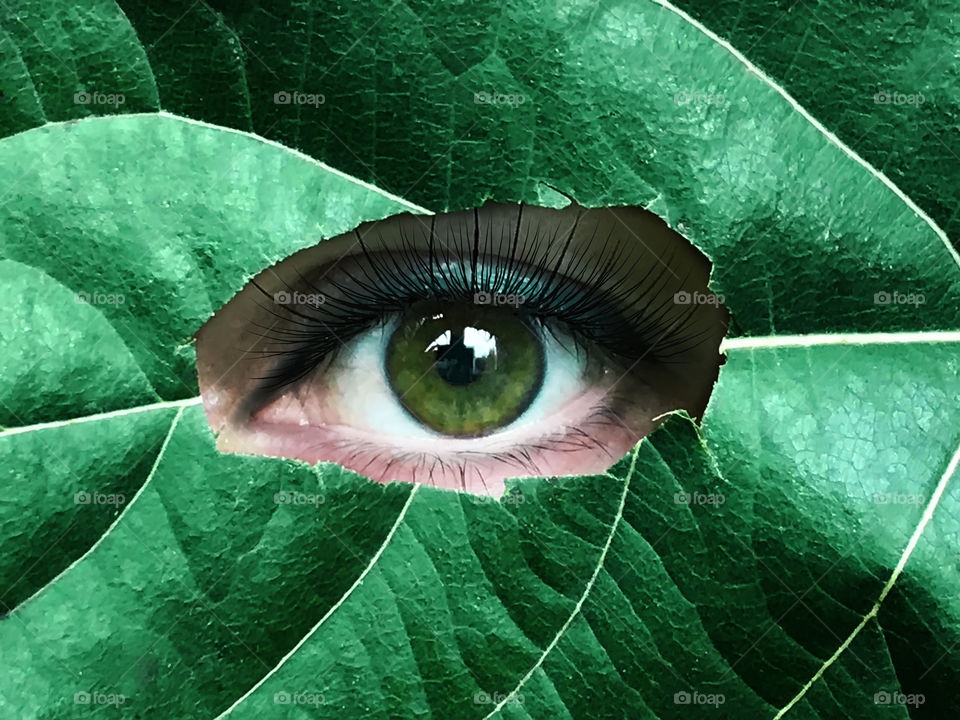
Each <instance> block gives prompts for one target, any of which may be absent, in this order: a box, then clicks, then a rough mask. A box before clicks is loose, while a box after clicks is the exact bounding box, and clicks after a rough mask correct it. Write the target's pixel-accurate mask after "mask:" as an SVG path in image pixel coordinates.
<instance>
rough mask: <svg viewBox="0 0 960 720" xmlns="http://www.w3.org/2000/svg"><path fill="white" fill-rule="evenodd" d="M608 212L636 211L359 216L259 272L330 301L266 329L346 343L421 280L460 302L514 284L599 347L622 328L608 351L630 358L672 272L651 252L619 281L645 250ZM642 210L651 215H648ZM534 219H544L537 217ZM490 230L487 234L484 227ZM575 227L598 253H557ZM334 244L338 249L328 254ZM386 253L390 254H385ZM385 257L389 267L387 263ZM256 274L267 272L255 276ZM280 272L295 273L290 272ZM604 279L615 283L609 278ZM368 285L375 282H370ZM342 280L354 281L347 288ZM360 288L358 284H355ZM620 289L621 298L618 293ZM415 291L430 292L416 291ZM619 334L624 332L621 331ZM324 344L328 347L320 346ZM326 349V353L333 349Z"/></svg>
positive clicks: (399, 305) (417, 288) (265, 290)
mask: <svg viewBox="0 0 960 720" xmlns="http://www.w3.org/2000/svg"><path fill="white" fill-rule="evenodd" d="M571 210H573V211H574V212H571ZM615 211H635V212H639V213H646V211H643V210H641V209H639V208H600V209H595V210H587V209H585V208H582V207H579V206H577V207H575V208H567V209H566V210H565V211H557V210H550V209H547V208H540V207H536V206H526V205H522V204H521V205H499V204H489V206H488V205H485V206H484V207H483V208H477V209H473V210H470V211H461V212H458V213H445V214H441V215H432V216H430V222H429V226H428V224H427V223H425V222H424V218H423V216H415V215H410V214H409V213H404V214H402V215H398V216H393V217H391V218H387V219H385V220H381V221H374V222H370V223H364V224H362V225H360V226H359V227H358V228H356V229H354V230H353V231H351V232H350V233H345V234H344V235H341V236H338V237H336V238H332V239H330V240H326V241H323V242H321V243H319V244H318V245H316V246H314V247H313V248H309V249H307V250H305V251H301V252H299V253H296V254H295V255H293V256H291V257H289V258H287V259H286V260H284V261H282V262H281V263H279V264H278V265H276V266H274V267H272V268H269V269H268V270H269V274H268V275H267V276H266V280H268V281H269V283H268V287H261V286H258V287H259V288H260V291H261V292H262V294H263V295H266V296H267V297H268V299H269V296H270V291H271V290H275V289H276V288H277V287H282V288H285V289H289V290H293V291H300V292H302V291H313V292H316V293H319V294H321V295H322V294H324V291H327V292H328V293H329V294H330V295H331V296H332V297H334V298H335V300H336V301H335V302H331V303H330V304H328V305H325V306H323V307H321V308H319V309H315V308H314V309H309V308H308V309H307V312H302V311H300V310H298V309H296V308H278V307H274V308H273V309H272V310H271V309H270V308H267V310H268V311H271V312H272V314H274V315H277V314H278V311H279V312H280V313H281V314H282V313H283V312H286V313H287V314H288V315H290V316H291V319H290V321H289V325H290V326H294V329H293V330H291V328H290V327H289V326H288V327H286V328H285V329H283V330H281V331H278V335H279V334H280V333H286V337H282V338H281V337H277V338H276V339H277V340H278V342H279V343H281V344H282V345H285V346H287V347H289V345H291V344H296V343H297V342H298V341H296V340H293V339H291V338H296V337H297V334H298V333H300V338H301V340H300V341H299V343H300V344H301V345H306V344H308V342H307V341H308V339H309V338H310V333H309V332H302V331H301V330H298V329H297V326H299V327H300V328H303V327H305V326H309V325H311V324H313V325H316V329H317V332H316V333H314V336H313V339H315V340H316V339H323V338H325V339H326V340H327V341H329V339H330V336H331V335H332V336H337V339H338V341H342V342H346V341H349V339H351V338H352V337H354V336H355V335H356V334H358V332H362V331H363V330H364V329H365V328H366V327H368V326H369V325H370V324H371V323H372V322H373V321H374V320H375V319H376V317H375V316H377V314H381V315H382V314H383V313H386V312H396V311H400V310H402V309H403V308H404V306H405V305H407V304H408V303H409V302H411V301H412V300H413V299H414V298H415V297H416V295H415V293H417V292H422V291H423V288H424V287H425V286H426V287H427V289H428V291H432V292H433V293H434V295H433V296H434V297H440V298H444V299H448V300H455V299H458V300H466V301H469V300H472V297H471V295H472V293H473V292H477V291H481V292H491V293H492V292H511V291H512V292H516V293H520V294H522V292H521V291H524V290H526V291H527V292H529V293H530V294H531V297H530V298H529V299H528V302H529V304H528V305H527V306H526V311H527V312H528V313H529V314H532V315H536V316H537V317H538V318H539V319H554V318H556V319H559V320H563V321H567V322H568V323H569V324H570V325H571V326H573V329H574V330H576V327H575V326H576V324H577V323H582V322H584V321H585V322H588V323H593V324H594V325H595V326H597V327H595V328H594V330H595V332H593V333H592V335H591V334H590V333H587V335H588V336H589V338H588V339H590V340H593V341H595V342H600V343H601V344H603V341H604V339H611V338H616V339H620V338H621V336H622V335H624V334H625V333H628V334H629V335H631V337H630V338H628V342H617V343H610V344H616V345H619V347H614V348H611V349H613V350H616V351H621V352H622V351H623V350H624V346H627V347H628V349H629V351H630V352H633V354H634V355H636V356H645V355H647V354H648V353H649V351H650V347H651V346H652V344H653V342H654V338H653V334H654V333H653V331H654V330H657V329H658V328H661V329H662V328H663V327H666V324H665V323H661V322H660V320H659V319H658V318H657V317H651V315H652V314H655V312H662V311H664V308H666V310H670V308H669V307H668V305H667V303H668V302H669V296H667V297H666V299H664V298H662V297H661V298H659V299H658V300H657V304H656V308H654V304H653V303H652V302H650V299H651V298H657V296H658V293H661V294H662V291H663V289H664V288H669V286H670V284H671V280H672V278H676V277H677V274H676V273H673V272H671V273H669V274H667V273H665V272H663V271H662V270H663V268H664V267H666V268H667V269H669V267H670V262H671V257H669V256H668V257H667V260H666V261H664V260H663V259H662V258H661V257H659V256H657V257H655V258H654V257H653V256H651V257H649V258H647V262H646V265H645V267H643V268H641V270H642V272H641V273H639V274H638V275H637V276H635V277H632V278H630V277H629V275H630V271H632V270H633V269H634V266H636V265H637V264H639V263H640V260H641V259H643V258H644V257H645V256H644V253H643V252H641V251H640V250H638V248H637V246H636V244H635V243H634V242H633V240H632V237H634V236H635V233H632V231H631V233H630V234H629V235H624V234H623V233H620V232H619V230H618V229H619V227H620V225H623V224H624V223H623V219H622V218H620V217H619V216H618V215H616V213H615ZM481 213H482V214H481ZM604 213H607V214H609V215H610V217H612V218H613V219H614V220H615V222H610V221H609V220H610V217H607V218H606V219H605V220H604ZM646 215H648V216H649V218H655V216H653V215H652V214H650V213H646ZM545 218H546V220H547V222H541V221H543V220H544V219H545ZM641 218H643V220H644V222H648V224H652V223H653V221H650V220H649V219H647V218H645V217H644V216H641ZM594 220H595V221H594ZM471 221H472V222H471ZM481 222H482V223H483V227H482V228H481ZM604 222H605V223H606V228H605V229H606V232H605V233H604V237H603V240H602V241H601V242H600V243H599V244H598V243H597V236H598V233H600V232H601V230H602V227H601V226H602V225H603V224H604ZM655 222H656V223H659V224H660V226H661V227H655V229H656V230H657V231H658V232H665V233H672V232H673V231H670V230H669V228H667V227H666V225H665V224H663V223H662V221H659V219H656V220H655ZM498 226H499V232H496V231H497V229H498ZM578 228H579V229H580V231H581V235H580V236H578V238H579V239H578V243H579V246H583V245H584V243H586V245H587V246H589V247H591V248H594V249H595V248H600V249H599V251H598V252H596V253H594V257H588V255H587V253H586V252H584V253H580V254H575V255H574V257H572V258H570V257H568V252H567V250H568V248H569V247H570V246H571V243H573V241H574V238H575V235H576V233H577V230H578ZM418 233H419V239H418ZM584 233H587V234H584ZM615 233H617V234H616V235H615ZM674 235H675V233H674ZM676 237H677V238H679V242H682V243H686V240H684V239H683V238H680V237H679V236H676ZM558 238H562V241H563V246H562V247H561V248H559V249H558V248H557V247H556V240H557V239H558ZM357 246H359V248H360V251H359V252H358V251H357V249H356V248H357ZM344 248H346V252H343V253H338V252H337V251H338V250H343V249H344ZM505 248H509V253H510V254H509V255H508V256H506V257H504V256H503V255H500V254H497V253H498V252H499V251H500V250H502V249H505ZM578 249H579V248H578ZM675 249H676V248H675V247H674V248H673V250H672V251H671V252H673V251H675ZM631 252H632V259H633V265H630V264H629V263H625V262H620V260H621V259H623V258H628V259H629V258H630V256H631ZM398 255H399V257H400V258H401V261H396V258H397V256H398ZM701 257H702V256H701ZM391 258H392V259H393V262H390V259H391ZM704 261H705V258H704ZM707 265H708V264H707ZM444 266H447V267H446V268H445V267H444ZM468 266H469V271H468V270H467V267H468ZM398 268H399V270H398ZM438 268H439V270H440V271H439V273H438V272H437V270H438ZM448 270H449V271H448ZM291 271H292V272H291ZM400 271H402V272H405V273H408V275H412V276H415V277H414V279H413V281H408V280H409V278H408V277H405V276H401V275H399V272H400ZM456 271H459V272H456ZM389 272H393V275H392V277H391V276H388V275H387V273H389ZM568 273H571V274H572V275H573V276H572V277H571V275H570V274H568ZM617 273H619V274H617ZM265 274H267V271H265V273H264V274H262V275H265ZM689 274H690V272H689V271H688V272H687V274H686V275H685V276H684V278H682V279H681V280H680V284H681V285H682V283H683V282H684V281H685V280H686V277H688V276H689ZM699 274H700V275H702V276H703V277H704V278H705V277H706V271H705V269H703V268H699ZM291 275H295V276H296V279H294V278H293V277H291ZM358 275H360V276H362V278H361V277H358ZM601 276H605V277H601ZM671 276H672V277H671ZM260 277H261V276H258V278H260ZM651 277H652V282H651V281H650V279H651ZM438 278H439V279H438ZM611 278H612V279H613V280H617V281H618V282H613V281H612V280H611ZM626 278H628V279H629V281H630V282H628V281H627V279H626ZM594 280H601V283H600V284H602V282H606V284H607V287H605V288H604V287H599V286H598V285H597V284H592V283H593V281H594ZM378 281H379V282H380V283H382V285H384V286H385V287H380V288H378V287H376V284H377V282H378ZM278 283H279V284H278ZM587 283H591V284H587ZM265 284H266V283H265ZM350 284H353V286H354V287H353V288H350V287H349V285H350ZM361 285H366V286H368V287H367V288H365V289H364V288H360V287H359V286H361ZM704 287H705V280H704ZM385 289H389V292H392V293H393V297H390V295H389V293H386V292H384V291H385ZM358 290H359V291H361V293H360V294H362V292H363V291H365V292H366V294H367V300H371V299H373V300H377V301H379V304H378V305H377V307H371V308H370V312H368V313H366V316H365V317H364V318H363V321H362V322H360V321H356V320H357V318H358V317H359V315H360V314H362V313H360V312H359V311H358V309H357V303H356V302H354V301H353V300H351V299H350V298H351V295H352V296H353V297H354V298H355V297H356V295H357V291H358ZM338 293H339V298H337V295H338ZM404 293H405V295H404ZM631 294H632V295H633V297H632V298H631V297H628V296H630V295H631ZM398 295H403V296H402V297H398ZM648 296H649V297H648ZM423 297H430V295H423V294H421V295H420V296H419V298H423ZM419 298H418V299H419ZM525 299H526V298H525ZM630 301H632V306H631V302H630ZM335 310H339V311H345V312H346V314H347V315H348V316H350V313H353V315H352V316H350V317H348V318H347V321H346V322H341V321H340V319H338V317H337V316H336V314H335V312H334V311H335ZM576 310H579V311H580V312H579V315H578V314H577V313H576V312H574V311H576ZM675 315H676V313H675ZM680 315H682V313H680ZM647 326H650V327H647ZM631 329H633V332H630V331H631ZM673 330H674V331H675V332H674V333H673V337H675V338H678V339H677V340H676V341H675V342H674V343H673V344H672V347H674V348H675V347H677V346H678V345H679V346H680V348H681V350H678V351H677V352H683V351H684V350H683V346H684V344H685V343H689V342H692V340H691V338H690V337H686V338H685V337H682V333H680V332H676V328H673ZM681 330H682V328H681ZM695 339H696V338H695V337H693V340H695ZM309 344H314V343H309ZM327 345H330V343H329V342H327ZM333 347H334V349H335V347H336V346H333ZM627 354H628V355H629V352H628V353H627ZM665 357H666V355H665ZM318 358H319V359H318ZM312 359H314V360H317V363H316V364H319V362H321V361H322V359H323V358H322V357H320V356H319V355H317V354H316V353H314V354H313V358H312ZM279 364H280V363H279V361H278V365H279ZM304 367H305V366H304ZM304 367H301V368H300V370H299V371H298V372H299V374H298V375H297V378H296V379H299V378H300V377H303V376H304V375H306V374H308V373H309V372H310V370H309V369H306V370H304Z"/></svg>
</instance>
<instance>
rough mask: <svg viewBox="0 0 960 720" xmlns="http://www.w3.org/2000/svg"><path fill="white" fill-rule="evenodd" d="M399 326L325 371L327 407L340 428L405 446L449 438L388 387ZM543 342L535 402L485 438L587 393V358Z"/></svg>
mask: <svg viewBox="0 0 960 720" xmlns="http://www.w3.org/2000/svg"><path fill="white" fill-rule="evenodd" d="M398 323H399V320H393V321H391V322H388V323H386V324H385V325H383V326H379V327H376V328H374V329H373V330H370V331H368V332H365V333H363V334H362V335H359V336H357V337H356V338H354V339H353V340H351V341H350V342H349V343H347V346H346V347H344V348H342V349H341V351H340V353H339V354H338V355H337V357H336V358H335V360H334V361H333V363H331V364H330V366H329V367H328V368H327V369H326V370H325V372H324V379H325V381H326V384H327V387H328V392H327V394H326V396H325V398H324V404H325V405H327V406H329V407H331V408H333V409H334V411H335V412H336V413H337V422H338V424H341V425H347V426H350V427H352V428H355V429H357V430H361V431H363V432H367V433H372V434H374V435H375V436H384V437H391V436H392V437H395V438H397V439H398V440H402V441H404V442H410V441H411V440H413V441H416V440H418V439H419V440H435V441H436V440H439V439H450V436H448V435H444V434H443V433H439V432H436V431H435V430H432V429H430V428H427V427H425V426H424V425H423V424H421V423H420V422H419V421H418V420H417V419H416V418H414V417H413V416H411V415H410V414H409V413H408V412H407V411H406V410H405V409H404V407H403V405H401V404H400V401H399V399H398V398H397V396H396V394H395V393H394V392H393V389H392V388H391V387H390V384H389V381H388V380H387V376H386V373H385V367H384V358H385V356H386V352H387V344H388V343H389V340H390V336H391V335H392V334H393V331H394V330H395V328H396V327H397V325H398ZM542 343H543V356H544V375H543V384H542V385H541V387H540V389H539V391H538V392H537V394H536V396H535V398H534V400H533V402H532V403H531V404H530V407H528V408H527V409H526V410H525V411H524V412H523V413H522V414H521V415H520V417H518V418H517V419H516V420H514V421H513V422H511V423H510V424H509V425H505V426H503V428H500V429H499V430H497V431H496V432H494V433H491V434H490V435H489V436H486V437H487V438H493V437H494V436H495V435H496V434H497V433H499V432H509V431H512V430H515V429H518V428H522V427H524V426H526V425H530V424H533V423H537V422H541V421H543V420H545V419H547V418H549V417H550V415H551V414H552V413H554V412H556V410H557V409H558V408H561V407H563V406H564V405H565V404H566V403H568V402H569V401H571V400H573V399H574V398H576V397H577V395H579V394H581V393H583V392H584V390H585V387H584V381H583V377H584V372H585V370H586V355H585V353H582V352H577V350H576V347H575V345H574V344H573V342H572V341H571V342H569V343H565V344H566V345H567V346H568V347H564V345H562V344H561V343H560V342H558V341H557V339H556V338H554V337H553V336H552V335H551V334H550V333H543V334H542ZM568 348H569V349H568Z"/></svg>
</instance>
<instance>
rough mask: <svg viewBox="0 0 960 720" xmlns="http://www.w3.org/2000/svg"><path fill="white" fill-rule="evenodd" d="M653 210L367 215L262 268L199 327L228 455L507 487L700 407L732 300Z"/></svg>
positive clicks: (212, 416)
mask: <svg viewBox="0 0 960 720" xmlns="http://www.w3.org/2000/svg"><path fill="white" fill-rule="evenodd" d="M709 270H710V263H709V262H708V261H707V259H706V258H705V257H704V256H703V255H702V254H700V253H699V251H697V250H696V249H695V248H694V247H693V246H692V245H690V244H689V243H688V242H687V241H686V240H685V239H684V238H682V237H681V236H680V235H678V234H677V233H675V232H674V231H672V230H671V229H670V228H669V227H668V226H667V225H666V224H665V223H664V222H663V221H661V220H660V219H659V218H657V217H656V216H655V215H653V214H652V213H650V212H648V211H646V210H644V209H642V208H639V207H616V208H593V209H587V208H584V207H581V206H579V205H577V204H576V203H574V204H571V205H569V206H567V207H565V208H563V209H560V210H557V209H552V208H543V207H537V206H530V205H522V204H521V205H516V204H502V203H492V202H488V203H486V204H484V205H483V206H482V207H480V208H475V209H473V210H466V211H458V212H452V213H444V214H439V215H432V216H426V215H412V214H409V213H403V214H401V215H396V216H393V217H390V218H387V219H385V220H380V221H375V222H368V223H364V224H362V225H360V226H359V227H358V228H356V229H355V230H354V231H351V232H349V233H345V234H343V235H340V236H338V237H335V238H331V239H328V240H325V241H322V242H320V243H318V244H317V245H315V246H313V247H311V248H307V249H305V250H302V251H300V252H298V253H295V254H294V255H291V256H290V257H288V258H286V259H285V260H283V261H281V262H279V263H278V264H276V265H274V266H272V267H270V268H267V269H266V270H264V271H262V272H261V273H259V274H258V275H257V276H256V277H255V278H254V279H253V280H251V281H250V283H248V285H247V286H246V287H245V288H243V290H241V291H240V292H239V293H238V294H237V295H236V296H235V297H234V298H233V299H232V300H230V302H228V303H227V304H226V305H225V306H224V307H223V308H221V309H220V310H219V311H218V312H217V313H216V314H215V315H214V317H212V318H211V319H210V320H209V321H208V322H207V323H206V324H205V325H204V326H203V328H201V330H200V331H199V332H198V334H197V360H198V372H199V380H200V389H201V394H202V396H203V403H204V407H205V410H206V413H207V417H208V419H209V421H210V424H211V427H212V428H213V429H214V431H215V432H217V434H218V440H217V442H218V447H219V448H220V449H221V450H222V451H225V452H236V453H246V454H259V455H269V456H278V457H286V458H294V459H299V460H303V461H305V462H308V463H316V462H320V461H329V462H334V463H337V464H339V465H342V466H344V467H347V468H350V469H352V470H355V471H357V472H360V473H361V474H364V475H366V476H368V477H370V478H371V479H373V480H377V481H380V482H389V481H391V480H399V481H404V482H417V483H424V484H429V485H434V486H436V487H441V488H448V489H455V490H462V491H467V492H473V493H477V494H485V495H494V496H499V495H500V494H502V492H503V489H504V480H505V479H506V478H508V477H526V476H558V475H583V474H590V473H600V472H603V471H604V470H606V469H607V468H608V467H609V466H610V465H612V464H613V463H614V462H615V461H616V460H618V459H619V458H620V457H622V456H623V455H624V454H625V453H626V452H628V451H629V450H630V448H632V447H633V446H634V445H635V444H636V443H637V441H638V440H639V439H640V438H642V437H643V436H644V435H646V434H648V433H649V432H651V431H652V430H653V429H655V428H656V427H657V425H658V424H659V423H660V422H661V421H662V418H663V417H664V416H665V415H666V414H667V413H669V412H670V411H673V410H678V409H682V410H686V411H688V412H689V413H690V414H691V415H693V416H694V417H699V416H700V415H701V414H702V412H703V410H704V408H705V407H706V403H707V400H708V399H709V395H710V391H711V389H712V386H713V383H714V381H715V380H716V377H717V372H718V368H719V363H720V355H719V345H720V341H721V339H722V337H723V335H724V333H725V331H726V323H727V312H726V309H725V308H724V307H723V305H722V302H720V301H719V300H718V296H716V295H712V294H710V293H709V292H708V288H707V281H708V278H709Z"/></svg>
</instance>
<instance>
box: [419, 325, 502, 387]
mask: <svg viewBox="0 0 960 720" xmlns="http://www.w3.org/2000/svg"><path fill="white" fill-rule="evenodd" d="M426 351H427V352H430V351H433V352H434V358H435V360H434V367H435V368H436V371H437V374H438V375H439V376H440V377H441V378H443V380H445V381H446V382H447V383H449V384H451V385H461V386H462V385H469V384H470V383H472V382H473V381H474V380H476V379H477V378H478V377H480V376H481V375H482V374H483V373H484V372H487V371H490V370H495V369H496V367H497V340H496V338H494V337H493V336H492V335H491V334H490V333H488V332H487V331H486V330H481V329H479V328H476V327H465V328H463V329H462V330H461V329H459V328H458V329H454V330H452V331H451V330H445V331H444V332H443V333H441V334H440V336H439V337H437V338H436V339H435V340H434V341H433V342H432V343H430V345H428V346H427V349H426Z"/></svg>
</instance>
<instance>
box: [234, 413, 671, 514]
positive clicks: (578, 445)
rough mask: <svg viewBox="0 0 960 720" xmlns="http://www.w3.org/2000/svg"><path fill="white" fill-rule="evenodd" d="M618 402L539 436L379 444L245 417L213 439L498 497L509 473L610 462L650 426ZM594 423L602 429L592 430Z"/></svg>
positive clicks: (327, 429) (337, 430)
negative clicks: (246, 421)
mask: <svg viewBox="0 0 960 720" xmlns="http://www.w3.org/2000/svg"><path fill="white" fill-rule="evenodd" d="M621 404H622V403H620V402H619V401H618V400H617V398H613V397H611V398H607V399H606V401H605V402H595V403H594V404H592V405H590V406H589V408H588V409H587V411H586V412H584V413H582V414H581V415H580V416H579V417H578V418H576V421H575V423H574V424H570V425H565V426H563V427H561V429H559V430H553V431H551V432H550V433H547V434H543V435H540V436H537V435H536V434H535V433H534V434H530V433H527V434H523V433H521V432H520V431H510V432H504V433H500V434H498V435H494V436H490V437H487V438H476V439H470V440H463V439H460V440H454V439H445V440H443V442H441V443H433V444H429V443H427V444H423V445H421V446H419V447H418V446H411V445H410V443H409V441H405V442H404V445H402V446H401V445H399V444H392V443H385V442H384V440H383V438H382V437H381V436H377V435H374V434H367V433H363V432H360V431H357V430H355V429H354V428H350V427H344V426H309V425H308V426H296V425H283V424H277V423H269V422H252V423H250V424H249V425H248V426H247V427H246V428H243V429H240V430H229V431H227V432H226V433H224V434H223V435H221V438H220V439H221V442H222V443H223V444H222V449H224V450H228V451H230V450H234V451H237V452H244V453H251V452H252V453H257V454H265V455H274V456H280V457H297V458H300V459H301V460H304V461H306V462H309V463H311V464H312V463H315V462H319V461H327V462H333V463H337V464H338V465H342V466H344V467H346V468H349V469H351V470H354V471H355V472H359V473H361V474H364V475H368V476H371V477H377V478H389V479H391V480H397V481H400V482H419V483H423V484H429V485H434V486H436V487H440V488H445V489H451V490H465V491H467V492H475V493H480V494H485V495H494V496H498V495H500V494H502V492H503V490H504V480H505V479H506V478H509V477H515V476H525V475H539V476H544V477H550V476H559V475H579V474H587V473H595V472H596V471H597V465H598V457H600V458H602V461H604V462H606V463H607V464H608V465H612V464H613V463H614V462H615V461H616V460H617V459H619V458H620V457H622V456H623V455H624V454H626V453H627V452H628V451H629V450H630V449H631V448H632V447H633V446H634V445H635V444H636V442H637V441H638V439H639V438H640V437H641V436H643V435H645V434H647V433H648V432H650V431H651V430H652V426H649V425H647V426H643V427H641V426H640V425H641V424H643V423H647V422H648V421H647V420H646V418H647V417H649V412H636V411H631V413H630V414H629V415H628V414H626V411H624V410H622V409H621V407H620V405H621ZM628 425H630V426H633V427H628ZM554 427H556V425H554ZM598 428H599V429H602V432H601V433H597V432H595V431H596V430H597V429H598ZM601 437H602V440H600V439H599V438H601ZM233 445H235V447H231V446H233Z"/></svg>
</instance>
